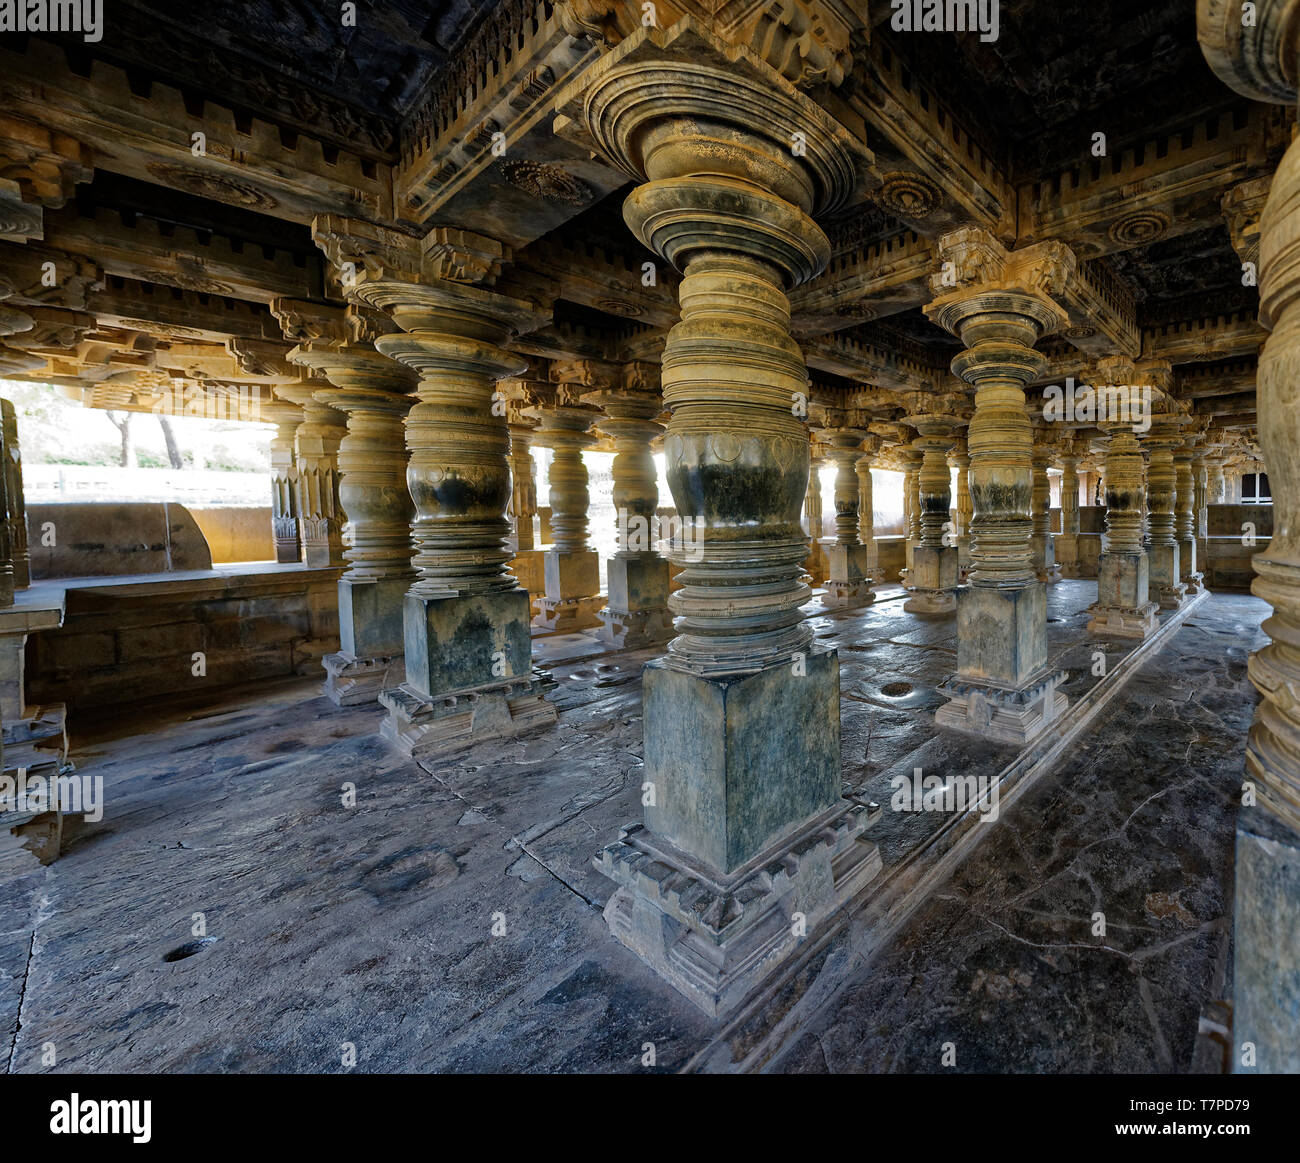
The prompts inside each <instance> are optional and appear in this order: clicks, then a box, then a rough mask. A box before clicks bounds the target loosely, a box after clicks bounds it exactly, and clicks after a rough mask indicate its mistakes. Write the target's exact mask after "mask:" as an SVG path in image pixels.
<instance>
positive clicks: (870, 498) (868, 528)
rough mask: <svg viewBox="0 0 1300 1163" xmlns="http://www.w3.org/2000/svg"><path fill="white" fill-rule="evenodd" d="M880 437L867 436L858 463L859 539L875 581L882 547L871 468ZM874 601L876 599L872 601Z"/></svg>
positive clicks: (868, 570) (869, 574)
mask: <svg viewBox="0 0 1300 1163" xmlns="http://www.w3.org/2000/svg"><path fill="white" fill-rule="evenodd" d="M880 443H881V441H880V437H878V436H866V437H863V440H862V445H861V447H862V456H860V457H859V458H858V461H857V472H858V537H859V539H860V540H861V542H862V544H863V545H865V546H866V547H867V574H868V576H869V577H871V578H872V579H873V580H874V579H875V577H876V574H877V571H878V570H879V568H880V547H879V546H878V545H877V544H876V508H875V496H874V491H875V490H874V488H873V482H872V479H871V467H872V465H873V464H875V461H876V454H877V453H878V452H879V451H880ZM872 600H873V601H874V598H873V599H872Z"/></svg>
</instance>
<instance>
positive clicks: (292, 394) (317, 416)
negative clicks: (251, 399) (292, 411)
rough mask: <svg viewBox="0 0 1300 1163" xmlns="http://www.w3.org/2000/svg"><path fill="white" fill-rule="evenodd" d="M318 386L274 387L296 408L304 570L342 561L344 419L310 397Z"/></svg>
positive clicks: (341, 562)
mask: <svg viewBox="0 0 1300 1163" xmlns="http://www.w3.org/2000/svg"><path fill="white" fill-rule="evenodd" d="M319 387H320V384H319V383H312V382H311V381H307V380H305V381H304V382H302V383H299V384H277V385H276V387H275V394H276V395H277V396H280V397H281V398H282V399H285V400H288V401H289V402H290V403H291V404H297V405H298V406H299V407H300V408H301V409H302V423H301V424H299V425H298V430H297V432H296V433H295V434H294V456H295V460H296V462H297V471H298V494H297V505H298V523H299V527H300V528H301V531H302V545H303V556H304V557H305V559H306V561H307V567H308V568H309V569H325V568H327V567H328V566H331V565H342V564H343V563H344V562H343V523H344V521H346V520H347V518H346V516H345V514H344V511H343V502H342V501H341V500H340V499H339V461H338V455H339V444H340V443H341V442H342V440H343V437H344V436H345V435H346V434H347V430H348V428H347V418H346V417H345V416H344V415H343V414H342V413H341V412H338V411H335V409H333V408H331V407H330V406H329V405H328V404H322V403H321V402H320V401H319V400H318V399H316V391H317V389H318V388H319Z"/></svg>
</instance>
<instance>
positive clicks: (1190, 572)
mask: <svg viewBox="0 0 1300 1163" xmlns="http://www.w3.org/2000/svg"><path fill="white" fill-rule="evenodd" d="M1193 456H1194V452H1193V448H1192V446H1191V445H1190V444H1182V445H1180V446H1179V447H1178V448H1177V449H1175V450H1174V476H1175V486H1176V493H1177V496H1176V499H1175V503H1174V538H1175V540H1176V541H1177V542H1178V580H1179V581H1180V582H1182V583H1183V585H1184V586H1185V587H1186V591H1187V593H1188V594H1199V593H1200V592H1201V591H1202V590H1203V589H1205V581H1204V578H1203V577H1202V575H1201V572H1200V570H1199V569H1197V568H1196V567H1197V563H1198V558H1197V553H1196V492H1197V490H1196V482H1195V474H1194V472H1193V468H1192V458H1193Z"/></svg>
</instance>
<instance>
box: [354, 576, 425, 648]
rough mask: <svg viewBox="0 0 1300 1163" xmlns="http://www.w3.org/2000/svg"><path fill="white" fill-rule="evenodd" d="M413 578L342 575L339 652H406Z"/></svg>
mask: <svg viewBox="0 0 1300 1163" xmlns="http://www.w3.org/2000/svg"><path fill="white" fill-rule="evenodd" d="M412 580H413V578H412V577H411V576H410V575H406V576H403V577H385V578H364V577H362V578H351V577H341V578H339V652H340V653H341V654H345V655H348V656H349V657H352V658H371V657H375V658H379V657H383V656H385V655H393V654H398V655H400V654H401V653H402V645H403V643H404V642H405V639H406V631H405V617H406V591H407V590H409V589H410V588H411V582H412Z"/></svg>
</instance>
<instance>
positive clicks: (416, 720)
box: [379, 671, 556, 761]
mask: <svg viewBox="0 0 1300 1163" xmlns="http://www.w3.org/2000/svg"><path fill="white" fill-rule="evenodd" d="M551 685H554V684H552V683H550V681H549V678H548V677H547V676H546V675H545V674H543V673H542V672H540V671H538V672H535V673H534V674H532V675H530V676H529V677H527V678H519V679H512V680H510V681H508V682H501V683H497V684H494V685H491V686H485V687H478V688H468V689H465V690H459V691H450V692H448V693H446V694H444V695H441V696H439V697H437V698H430V697H429V696H428V695H424V694H422V693H421V692H419V691H418V690H415V689H414V688H412V687H411V686H410V684H408V683H403V684H402V685H401V686H399V687H394V688H392V689H391V690H386V691H384V692H383V693H382V694H381V695H380V696H379V702H380V704H381V705H382V706H384V707H386V708H387V709H388V716H387V718H385V719H384V722H383V724H382V725H381V726H380V728H379V734H380V735H381V736H382V737H383V738H384V739H386V740H388V742H389V743H391V744H393V746H394V747H396V748H397V749H398V750H399V751H401V752H402V753H403V754H404V755H409V756H410V757H411V758H412V759H415V760H417V761H418V760H421V759H434V758H438V757H441V756H444V755H449V754H451V753H452V752H455V751H460V750H462V749H463V748H465V747H469V746H470V745H471V744H473V743H477V742H479V740H481V739H495V738H501V737H504V736H510V735H521V734H523V733H524V732H525V731H533V730H536V729H537V728H539V727H549V726H550V725H551V724H552V723H554V722H555V720H556V711H555V706H554V704H552V703H548V702H547V701H546V699H545V698H544V697H543V693H544V692H545V691H546V690H547V689H548V688H549V687H550V686H551Z"/></svg>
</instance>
